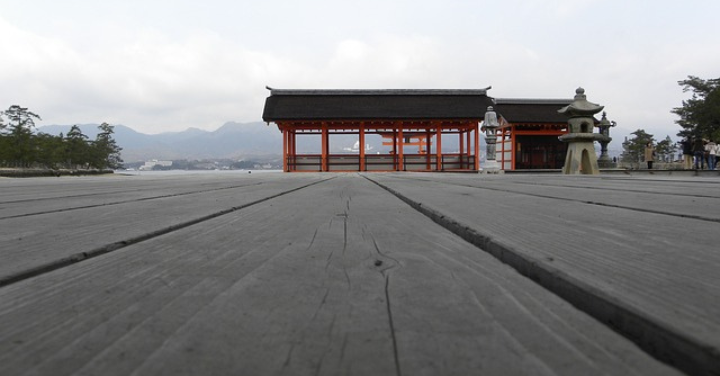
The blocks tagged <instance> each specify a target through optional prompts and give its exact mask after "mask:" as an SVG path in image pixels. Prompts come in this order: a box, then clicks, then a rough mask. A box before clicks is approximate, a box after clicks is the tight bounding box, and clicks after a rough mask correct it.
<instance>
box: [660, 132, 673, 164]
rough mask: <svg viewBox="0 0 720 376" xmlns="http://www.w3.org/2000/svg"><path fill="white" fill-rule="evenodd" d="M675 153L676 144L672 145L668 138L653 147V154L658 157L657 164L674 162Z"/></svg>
mask: <svg viewBox="0 0 720 376" xmlns="http://www.w3.org/2000/svg"><path fill="white" fill-rule="evenodd" d="M677 151H678V147H677V144H676V143H674V142H673V140H672V139H670V136H666V137H665V139H664V140H662V141H660V142H658V143H657V145H656V146H655V152H656V153H657V156H658V162H672V161H674V160H675V154H676V153H677Z"/></svg>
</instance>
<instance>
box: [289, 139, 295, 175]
mask: <svg viewBox="0 0 720 376" xmlns="http://www.w3.org/2000/svg"><path fill="white" fill-rule="evenodd" d="M288 141H289V142H290V160H291V161H292V163H291V164H290V166H289V169H290V171H297V133H296V132H295V131H292V132H290V134H289V135H288Z"/></svg>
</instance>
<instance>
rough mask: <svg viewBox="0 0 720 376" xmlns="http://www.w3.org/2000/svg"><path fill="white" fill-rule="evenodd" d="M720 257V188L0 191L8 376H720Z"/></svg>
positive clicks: (31, 184) (61, 181)
mask: <svg viewBox="0 0 720 376" xmlns="http://www.w3.org/2000/svg"><path fill="white" fill-rule="evenodd" d="M719 239H720V177H680V176H651V175H646V176H617V175H613V176H611V175H600V176H595V177H588V176H562V175H558V174H522V175H520V174H518V175H504V176H503V175H498V176H488V175H477V174H450V173H448V174H438V173H435V174H432V173H374V174H372V173H370V174H357V173H348V174H330V173H325V174H322V173H300V174H283V173H253V174H247V173H241V172H234V173H218V174H190V175H179V174H178V175H174V174H168V175H143V176H121V175H116V176H102V177H72V178H70V177H69V178H34V179H0V257H1V258H0V259H1V260H2V263H0V375H31V374H32V375H130V374H132V375H211V374H212V375H261V374H262V375H318V374H320V375H471V374H477V375H480V374H482V375H604V374H612V375H676V374H681V372H685V373H686V374H692V375H717V374H718V370H720V272H719V271H720V246H719V243H720V241H719ZM658 359H660V361H659V360H658ZM668 364H671V365H672V367H671V366H669V365H668Z"/></svg>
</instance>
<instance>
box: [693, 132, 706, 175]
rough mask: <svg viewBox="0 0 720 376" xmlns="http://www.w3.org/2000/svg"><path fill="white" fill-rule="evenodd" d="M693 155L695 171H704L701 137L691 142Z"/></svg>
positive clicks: (703, 152)
mask: <svg viewBox="0 0 720 376" xmlns="http://www.w3.org/2000/svg"><path fill="white" fill-rule="evenodd" d="M692 151H693V155H694V156H695V169H696V170H704V169H705V143H704V142H703V139H702V138H701V137H697V138H695V141H693V148H692Z"/></svg>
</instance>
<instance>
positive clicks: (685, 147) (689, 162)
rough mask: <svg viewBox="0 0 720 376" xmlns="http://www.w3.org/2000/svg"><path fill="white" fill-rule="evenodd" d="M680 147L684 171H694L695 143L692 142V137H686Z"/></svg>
mask: <svg viewBox="0 0 720 376" xmlns="http://www.w3.org/2000/svg"><path fill="white" fill-rule="evenodd" d="M680 146H681V147H682V155H683V169H684V170H692V167H693V143H692V141H691V140H690V137H685V138H684V139H683V140H682V141H680Z"/></svg>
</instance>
